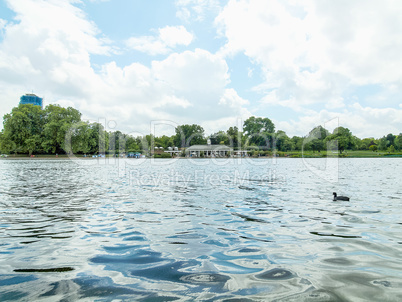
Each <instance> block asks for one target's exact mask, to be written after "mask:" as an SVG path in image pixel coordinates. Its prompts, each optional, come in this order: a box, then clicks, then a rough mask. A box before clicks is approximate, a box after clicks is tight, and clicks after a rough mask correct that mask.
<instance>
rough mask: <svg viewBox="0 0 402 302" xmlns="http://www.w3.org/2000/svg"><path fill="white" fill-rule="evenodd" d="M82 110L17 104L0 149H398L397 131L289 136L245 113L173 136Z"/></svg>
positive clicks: (401, 144) (318, 130) (401, 141)
mask: <svg viewBox="0 0 402 302" xmlns="http://www.w3.org/2000/svg"><path fill="white" fill-rule="evenodd" d="M81 117H82V115H81V113H80V112H79V111H78V110H76V109H74V108H72V107H68V108H63V107H60V106H58V105H48V106H46V108H45V109H42V108H41V107H39V106H34V105H19V106H18V107H15V108H13V109H12V111H11V113H9V114H6V115H4V117H3V130H2V131H1V132H0V152H1V153H14V154H28V155H32V154H65V153H74V154H99V153H100V154H119V153H127V152H140V153H147V154H150V153H151V154H152V153H154V151H155V149H157V150H165V149H168V148H169V147H171V148H174V147H177V148H186V147H189V146H192V145H196V144H206V143H207V140H208V139H209V140H210V141H211V143H212V144H223V145H228V146H231V147H232V148H234V149H235V150H236V149H247V150H254V151H255V152H260V153H261V152H273V151H282V152H289V151H302V150H308V151H312V152H321V151H323V150H327V149H330V150H339V152H340V153H342V152H344V151H345V150H371V151H377V150H378V151H388V152H395V151H402V133H400V134H399V135H394V134H391V133H390V134H388V135H386V136H384V137H382V138H379V139H374V138H364V139H360V138H358V137H356V136H354V135H353V134H352V132H351V131H350V130H349V129H348V128H344V127H338V128H336V129H334V131H333V132H332V133H330V132H329V131H328V130H327V129H325V128H323V127H322V126H317V127H315V128H314V129H312V130H311V131H310V132H309V133H308V135H306V136H304V137H300V136H293V137H289V136H288V135H287V134H286V133H285V132H284V131H282V130H275V125H274V123H273V122H272V121H271V120H270V119H269V118H262V117H254V116H252V117H250V118H248V119H247V120H245V121H244V123H243V127H242V129H239V128H238V127H236V126H233V127H229V129H227V130H226V131H223V130H221V131H218V132H216V133H213V134H211V135H209V136H207V135H206V134H205V131H204V129H203V128H202V127H201V126H200V125H197V124H192V125H188V124H186V125H180V126H177V127H176V128H175V134H174V135H172V136H166V135H163V136H159V137H155V136H153V135H151V134H149V135H144V136H137V137H134V136H131V135H128V134H124V133H122V132H120V131H106V130H105V128H104V126H103V125H102V124H100V123H90V122H86V121H83V120H82V118H81Z"/></svg>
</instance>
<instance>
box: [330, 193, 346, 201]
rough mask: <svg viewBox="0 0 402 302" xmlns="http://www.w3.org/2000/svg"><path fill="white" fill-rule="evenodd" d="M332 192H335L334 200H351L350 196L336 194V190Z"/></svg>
mask: <svg viewBox="0 0 402 302" xmlns="http://www.w3.org/2000/svg"><path fill="white" fill-rule="evenodd" d="M332 194H334V201H337V200H345V201H349V197H346V196H338V195H336V192H334V193H332Z"/></svg>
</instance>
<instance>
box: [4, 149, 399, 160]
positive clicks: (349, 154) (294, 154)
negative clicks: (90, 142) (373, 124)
mask: <svg viewBox="0 0 402 302" xmlns="http://www.w3.org/2000/svg"><path fill="white" fill-rule="evenodd" d="M273 157H276V158H327V157H328V158H333V157H338V158H390V157H402V152H398V153H388V152H372V151H349V150H348V151H344V152H343V153H338V152H333V151H322V152H311V151H307V152H300V151H291V152H278V153H274V154H266V155H265V154H264V155H260V156H258V155H257V156H256V155H253V156H249V157H247V158H252V159H272V158H273ZM106 158H113V157H112V155H107V156H106ZM119 158H123V157H119ZM124 158H125V159H127V157H124ZM146 158H147V159H149V158H154V159H172V158H174V159H202V158H203V157H201V158H194V157H172V158H169V157H168V158H160V157H157V156H156V157H151V156H147V157H146ZM230 158H234V159H236V158H239V157H230ZM72 159H79V160H89V159H91V160H96V159H105V158H104V157H103V158H102V157H92V155H87V156H86V157H85V156H84V155H82V154H78V155H73V156H68V155H67V154H59V155H55V154H53V155H46V154H45V155H41V154H39V155H34V156H32V157H30V156H28V155H24V154H16V155H14V154H12V155H8V156H7V157H1V158H0V160H72ZM129 159H130V160H131V159H132V160H136V159H135V158H129ZM214 159H217V158H214ZM223 159H227V157H224V158H223Z"/></svg>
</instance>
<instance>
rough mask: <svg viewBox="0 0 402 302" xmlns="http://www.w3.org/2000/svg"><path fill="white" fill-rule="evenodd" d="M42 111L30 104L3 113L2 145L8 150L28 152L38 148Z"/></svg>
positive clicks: (42, 122) (30, 152) (42, 120)
mask: <svg viewBox="0 0 402 302" xmlns="http://www.w3.org/2000/svg"><path fill="white" fill-rule="evenodd" d="M43 117H44V112H43V110H42V108H41V107H39V106H34V105H31V104H27V105H19V106H18V107H14V108H13V109H12V111H11V113H9V114H6V115H4V118H3V126H4V129H3V136H2V141H3V143H2V146H3V148H4V149H5V150H7V151H9V152H21V153H29V154H32V152H34V151H37V150H39V149H40V141H41V136H42V131H43V127H44V118H43Z"/></svg>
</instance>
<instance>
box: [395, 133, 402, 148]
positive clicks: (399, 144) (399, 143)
mask: <svg viewBox="0 0 402 302" xmlns="http://www.w3.org/2000/svg"><path fill="white" fill-rule="evenodd" d="M394 144H395V148H396V150H398V151H402V133H399V135H398V136H397V137H396V138H395V141H394Z"/></svg>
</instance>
